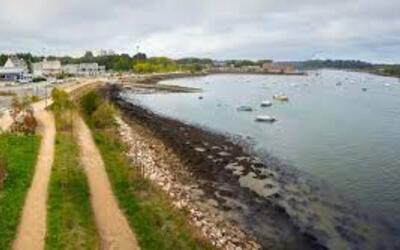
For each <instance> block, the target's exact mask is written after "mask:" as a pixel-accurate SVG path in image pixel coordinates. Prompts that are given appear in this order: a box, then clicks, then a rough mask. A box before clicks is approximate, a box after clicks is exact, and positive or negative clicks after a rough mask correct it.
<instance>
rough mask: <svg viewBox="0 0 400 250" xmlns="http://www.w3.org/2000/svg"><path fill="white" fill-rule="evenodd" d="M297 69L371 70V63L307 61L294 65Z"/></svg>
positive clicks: (357, 61) (356, 61)
mask: <svg viewBox="0 0 400 250" xmlns="http://www.w3.org/2000/svg"><path fill="white" fill-rule="evenodd" d="M294 64H295V65H296V66H297V68H299V69H321V68H332V69H360V70H366V69H372V68H373V67H374V65H373V64H372V63H368V62H363V61H360V60H308V61H301V62H295V63H294Z"/></svg>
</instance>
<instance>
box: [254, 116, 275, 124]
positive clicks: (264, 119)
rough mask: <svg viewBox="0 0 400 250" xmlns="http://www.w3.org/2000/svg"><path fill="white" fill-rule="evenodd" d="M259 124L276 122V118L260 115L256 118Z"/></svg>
mask: <svg viewBox="0 0 400 250" xmlns="http://www.w3.org/2000/svg"><path fill="white" fill-rule="evenodd" d="M256 121H257V122H276V118H275V117H272V116H269V115H259V116H257V117H256Z"/></svg>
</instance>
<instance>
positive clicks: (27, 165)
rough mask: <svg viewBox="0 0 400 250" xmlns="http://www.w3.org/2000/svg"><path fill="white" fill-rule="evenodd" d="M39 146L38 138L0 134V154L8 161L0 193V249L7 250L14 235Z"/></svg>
mask: <svg viewBox="0 0 400 250" xmlns="http://www.w3.org/2000/svg"><path fill="white" fill-rule="evenodd" d="M39 145H40V137H39V136H17V135H12V134H1V135H0V154H2V155H3V156H4V157H6V158H7V162H8V166H7V178H6V180H5V183H4V187H3V189H2V190H0V249H9V248H10V247H11V243H12V241H13V240H14V237H15V235H16V230H17V227H18V223H19V221H20V216H21V212H22V207H23V205H24V201H25V196H26V193H27V191H28V188H29V186H30V184H31V180H32V176H33V173H34V169H35V165H36V159H37V154H38V149H39Z"/></svg>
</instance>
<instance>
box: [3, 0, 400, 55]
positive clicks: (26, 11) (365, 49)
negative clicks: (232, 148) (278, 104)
mask: <svg viewBox="0 0 400 250" xmlns="http://www.w3.org/2000/svg"><path fill="white" fill-rule="evenodd" d="M0 6H1V7H0V52H3V53H5V52H6V53H10V52H16V51H31V52H33V53H35V54H43V53H46V54H57V55H62V54H72V55H81V54H82V53H83V52H84V51H85V50H93V51H97V50H99V49H114V50H115V51H117V52H128V53H134V52H135V51H136V49H137V46H140V50H141V51H143V52H146V53H147V54H149V55H166V56H170V57H174V58H178V57H186V56H199V57H212V58H218V59H228V58H248V59H261V58H273V59H275V60H302V59H311V58H315V57H319V58H342V59H361V60H368V61H374V62H400V0H335V1H331V0H329V1H328V0H301V1H297V0H276V1H275V0H1V3H0Z"/></svg>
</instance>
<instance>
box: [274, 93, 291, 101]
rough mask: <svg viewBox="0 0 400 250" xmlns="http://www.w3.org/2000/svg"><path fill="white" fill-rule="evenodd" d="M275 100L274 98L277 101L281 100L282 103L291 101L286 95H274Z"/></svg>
mask: <svg viewBox="0 0 400 250" xmlns="http://www.w3.org/2000/svg"><path fill="white" fill-rule="evenodd" d="M273 98H274V99H275V100H279V101H282V102H287V101H289V97H288V96H287V95H284V94H280V95H273Z"/></svg>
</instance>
